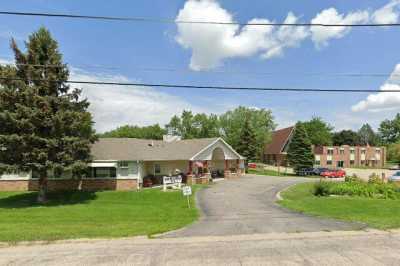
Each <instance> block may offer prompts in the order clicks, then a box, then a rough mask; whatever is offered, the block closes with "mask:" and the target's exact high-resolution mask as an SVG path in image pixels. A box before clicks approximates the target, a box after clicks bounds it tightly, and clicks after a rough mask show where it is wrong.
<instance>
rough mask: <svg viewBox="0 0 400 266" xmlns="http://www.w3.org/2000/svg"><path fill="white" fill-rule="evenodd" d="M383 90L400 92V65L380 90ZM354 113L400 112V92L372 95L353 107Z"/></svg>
mask: <svg viewBox="0 0 400 266" xmlns="http://www.w3.org/2000/svg"><path fill="white" fill-rule="evenodd" d="M380 89H381V90H388V91H394V90H400V64H398V65H397V66H396V67H395V69H394V71H393V73H392V75H391V76H390V78H389V79H388V80H387V81H386V83H385V84H383V85H382V86H381V88H380ZM351 110H352V111H353V112H362V111H368V112H370V113H377V112H383V111H393V110H400V93H399V92H379V93H376V94H370V95H369V96H368V97H367V98H366V99H365V100H362V101H360V102H359V103H357V104H355V105H354V106H352V108H351Z"/></svg>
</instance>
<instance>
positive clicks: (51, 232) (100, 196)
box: [0, 186, 201, 242]
mask: <svg viewBox="0 0 400 266" xmlns="http://www.w3.org/2000/svg"><path fill="white" fill-rule="evenodd" d="M193 188H194V189H193V191H194V192H195V191H196V190H198V189H200V188H201V186H193ZM36 196H37V194H36V193H15V192H14V193H12V192H1V193H0V241H3V242H19V241H32V240H44V241H52V240H59V239H75V238H116V237H128V236H137V235H153V234H158V233H163V232H166V231H170V230H175V229H178V228H181V227H183V226H185V225H188V224H190V223H192V222H194V221H195V220H196V219H197V218H198V216H199V213H198V210H197V209H196V208H195V202H194V195H192V200H191V208H190V209H188V206H187V201H186V198H185V197H184V196H183V195H182V193H181V192H180V191H174V192H162V191H161V190H160V189H149V190H142V191H140V192H119V191H118V192H117V191H110V192H95V193H90V192H68V193H61V194H50V195H49V202H48V203H47V204H46V205H45V206H43V205H38V204H36Z"/></svg>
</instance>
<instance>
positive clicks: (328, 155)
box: [314, 145, 386, 168]
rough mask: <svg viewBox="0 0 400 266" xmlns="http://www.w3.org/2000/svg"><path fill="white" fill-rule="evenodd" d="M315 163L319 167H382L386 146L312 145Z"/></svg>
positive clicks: (384, 162) (384, 160)
mask: <svg viewBox="0 0 400 266" xmlns="http://www.w3.org/2000/svg"><path fill="white" fill-rule="evenodd" d="M314 155H315V165H317V166H321V167H328V168H330V167H333V168H343V167H344V168H348V167H363V166H364V167H373V168H382V167H384V166H385V164H386V148H385V147H372V146H354V147H353V146H348V145H343V146H333V147H326V146H320V147H314Z"/></svg>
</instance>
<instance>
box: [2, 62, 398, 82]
mask: <svg viewBox="0 0 400 266" xmlns="http://www.w3.org/2000/svg"><path fill="white" fill-rule="evenodd" d="M2 65H3V66H32V67H38V68H62V67H64V66H61V65H51V64H48V65H47V64H46V65H40V64H23V63H17V64H14V63H10V64H0V66H2ZM78 68H98V69H106V70H121V69H122V67H115V66H101V65H82V66H78ZM132 69H133V70H137V71H144V72H177V73H179V72H183V73H188V72H189V73H196V74H197V73H206V74H209V73H210V74H228V75H251V76H257V75H259V76H282V75H284V76H311V77H350V78H351V77H355V78H357V77H373V78H374V77H376V78H381V77H389V76H393V77H400V74H393V73H322V72H320V73H317V72H316V73H301V72H285V73H283V72H257V71H256V72H254V71H235V70H233V71H224V70H192V69H186V68H185V69H184V68H157V67H143V68H138V67H133V68H132Z"/></svg>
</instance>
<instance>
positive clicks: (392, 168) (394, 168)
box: [389, 165, 400, 170]
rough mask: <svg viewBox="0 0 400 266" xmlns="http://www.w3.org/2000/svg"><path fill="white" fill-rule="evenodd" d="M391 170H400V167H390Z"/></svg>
mask: <svg viewBox="0 0 400 266" xmlns="http://www.w3.org/2000/svg"><path fill="white" fill-rule="evenodd" d="M389 170H400V165H393V166H391V167H389Z"/></svg>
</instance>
